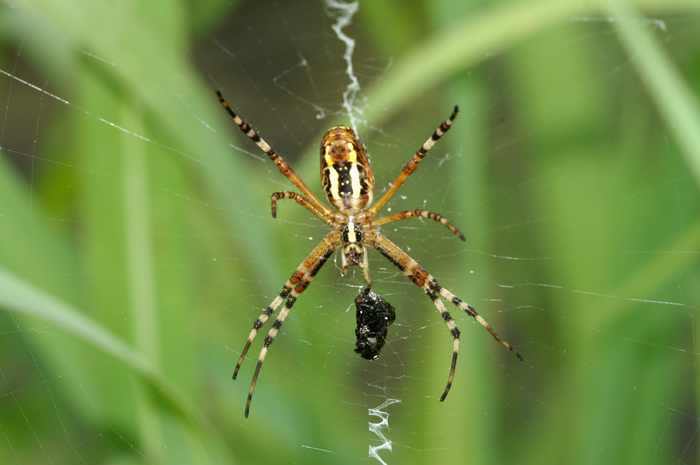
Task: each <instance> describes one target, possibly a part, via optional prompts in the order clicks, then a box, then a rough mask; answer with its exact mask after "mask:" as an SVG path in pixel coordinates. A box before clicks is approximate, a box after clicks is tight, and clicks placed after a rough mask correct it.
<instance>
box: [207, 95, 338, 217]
mask: <svg viewBox="0 0 700 465" xmlns="http://www.w3.org/2000/svg"><path fill="white" fill-rule="evenodd" d="M216 95H218V96H219V101H220V102H221V105H223V107H224V108H225V109H226V111H227V112H228V114H229V115H231V118H233V122H234V123H236V124H237V125H238V127H239V128H241V131H243V133H244V134H245V135H246V136H248V137H249V138H250V140H252V141H253V142H255V144H256V145H257V146H258V147H260V149H261V150H262V151H263V152H265V154H266V155H267V156H268V157H270V159H271V160H272V161H273V162H275V164H276V165H277V168H279V170H280V171H281V172H282V174H284V175H285V176H287V178H289V180H290V181H292V182H293V183H294V185H295V186H297V187H298V188H299V190H300V191H301V192H302V193H303V194H304V195H305V196H306V198H307V199H308V200H309V202H310V203H311V204H312V205H313V206H314V207H315V208H316V210H318V211H321V212H323V215H324V216H327V217H330V216H331V215H332V213H333V212H332V211H331V210H330V209H329V208H328V207H327V206H325V205H324V204H322V203H321V201H320V200H318V197H316V196H315V195H314V193H313V192H311V190H310V189H309V188H308V186H307V185H306V184H305V183H304V181H302V180H301V178H300V177H299V175H298V174H297V173H296V172H295V171H294V170H293V169H292V167H291V166H289V165H288V164H287V163H286V162H285V161H284V160H283V159H282V157H280V156H279V155H278V154H277V153H276V152H275V151H274V150H272V147H270V145H269V144H268V143H267V142H265V141H264V140H263V139H262V138H261V137H260V135H259V134H258V133H257V132H256V131H255V130H254V129H253V128H251V127H250V125H249V124H248V123H246V122H245V121H243V120H242V119H241V118H240V117H239V116H238V115H236V113H234V112H233V110H232V109H231V107H229V106H228V103H226V100H224V97H223V95H221V92H219V91H218V90H217V91H216ZM314 213H315V212H314ZM317 216H319V218H321V219H323V217H322V216H321V215H318V214H317ZM324 221H325V220H324Z"/></svg>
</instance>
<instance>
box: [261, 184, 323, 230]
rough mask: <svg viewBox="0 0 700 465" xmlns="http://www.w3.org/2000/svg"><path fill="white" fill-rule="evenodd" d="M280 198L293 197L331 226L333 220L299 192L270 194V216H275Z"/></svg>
mask: <svg viewBox="0 0 700 465" xmlns="http://www.w3.org/2000/svg"><path fill="white" fill-rule="evenodd" d="M281 199H294V200H296V201H297V203H298V204H299V205H301V206H302V207H304V208H306V209H307V210H309V211H310V212H311V213H313V214H314V215H316V216H318V217H319V218H320V219H322V220H323V221H324V222H325V223H326V224H328V225H330V226H333V220H332V219H330V218H328V217H327V216H325V214H324V212H321V211H319V210H318V209H317V208H316V206H315V205H314V204H313V203H312V202H310V201H309V200H307V199H306V197H304V196H303V195H301V194H297V193H296V192H275V193H274V194H272V217H273V218H277V201H278V200H281Z"/></svg>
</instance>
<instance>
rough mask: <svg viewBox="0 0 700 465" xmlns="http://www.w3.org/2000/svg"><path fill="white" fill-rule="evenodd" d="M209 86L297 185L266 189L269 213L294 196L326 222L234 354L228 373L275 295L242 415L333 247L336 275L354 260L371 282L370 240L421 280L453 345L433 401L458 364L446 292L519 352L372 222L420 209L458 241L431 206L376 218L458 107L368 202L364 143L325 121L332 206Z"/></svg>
mask: <svg viewBox="0 0 700 465" xmlns="http://www.w3.org/2000/svg"><path fill="white" fill-rule="evenodd" d="M216 94H217V95H218V97H219V101H221V105H223V107H224V108H225V109H226V111H227V112H228V113H229V115H231V118H233V121H234V122H235V123H236V124H237V125H238V127H239V128H240V129H241V131H243V133H244V134H245V135H246V136H248V137H249V138H250V139H251V140H252V141H253V142H255V143H256V144H257V146H258V147H260V149H261V150H262V151H263V152H265V154H267V156H268V157H270V159H271V160H272V161H273V162H274V163H275V164H276V165H277V168H279V170H280V171H281V172H282V174H284V175H285V176H286V177H287V178H289V180H290V181H292V183H293V184H294V185H295V186H296V187H297V188H298V189H299V190H300V191H301V194H297V193H296V192H275V193H273V194H272V198H271V199H272V217H273V218H276V217H277V201H278V200H281V199H293V200H295V201H296V202H297V203H298V204H299V205H301V206H302V207H304V208H306V209H307V210H309V211H310V212H311V213H313V214H314V215H316V216H317V217H318V218H319V219H321V221H323V222H325V223H326V224H327V225H328V226H330V227H331V229H332V230H331V232H330V233H328V235H327V236H326V237H324V238H323V240H321V243H320V244H319V245H317V246H316V248H314V249H313V250H312V251H311V253H310V254H309V256H308V257H306V259H305V260H304V261H303V262H302V263H301V265H299V268H297V270H296V271H295V272H294V274H292V276H291V277H290V278H289V280H288V281H287V282H286V283H285V284H284V287H283V288H282V292H280V293H279V295H278V296H277V297H276V298H275V299H274V300H273V301H272V303H270V305H269V306H268V307H267V308H266V309H265V310H264V311H263V313H262V314H261V315H260V317H259V318H258V319H257V320H255V323H253V330H252V331H251V332H250V335H249V336H248V341H247V342H246V344H245V347H244V348H243V352H242V353H241V357H240V358H239V359H238V363H237V364H236V369H235V371H234V372H233V379H234V380H235V379H236V376H238V370H239V369H240V367H241V364H242V363H243V359H244V358H245V356H246V354H247V353H248V349H249V348H250V345H251V344H252V343H253V340H254V339H255V336H256V335H257V334H258V331H259V330H260V328H261V327H262V326H263V325H264V324H265V322H266V321H267V320H268V319H269V318H270V316H271V315H272V314H273V313H274V312H275V310H277V308H279V306H280V305H281V304H282V302H285V301H286V302H285V304H284V306H283V307H282V310H281V311H280V312H279V315H278V316H277V319H276V320H275V322H274V323H273V324H272V328H271V329H270V331H269V332H268V333H267V337H265V342H264V344H263V347H262V350H261V351H260V355H259V356H258V364H257V366H256V367H255V374H254V375H253V381H252V382H251V384H250V390H249V391H248V401H247V402H246V408H245V416H246V418H247V417H248V413H249V412H250V402H251V400H252V398H253V391H254V390H255V383H256V382H257V379H258V375H259V374H260V368H261V367H262V364H263V361H264V360H265V356H266V355H267V352H268V350H269V349H270V345H272V343H273V342H274V340H275V338H276V337H277V333H278V332H279V330H280V327H281V326H282V323H284V320H285V319H286V318H287V316H288V315H289V311H290V310H291V309H292V306H293V305H294V302H296V300H297V298H298V297H299V294H301V293H302V292H304V291H305V290H306V288H307V287H309V284H310V283H311V281H312V280H313V279H314V277H315V276H316V273H318V271H319V270H320V269H321V267H322V266H323V265H324V264H325V263H326V260H328V258H329V257H330V256H331V254H332V253H333V252H334V251H336V250H337V249H341V255H340V256H341V263H342V271H343V275H347V274H348V267H349V266H360V268H362V271H363V273H364V277H365V281H367V286H368V287H371V286H372V282H371V280H370V277H369V265H368V262H367V253H365V252H366V250H365V249H366V248H368V247H371V248H374V249H377V250H378V251H379V253H381V254H382V255H384V256H385V257H386V258H387V259H388V260H389V261H390V262H391V263H393V264H394V265H396V266H397V267H398V268H399V269H400V270H401V271H402V272H403V273H404V274H405V275H406V276H408V277H409V278H410V279H411V281H413V283H414V284H415V285H416V286H419V287H421V288H423V290H424V291H425V293H426V294H428V297H429V298H430V300H432V301H433V304H435V307H436V308H437V310H438V311H439V312H440V315H442V318H443V320H444V321H445V324H447V327H448V329H449V330H450V333H451V334H452V337H453V349H452V366H451V368H450V375H449V378H448V380H447V386H446V387H445V391H444V392H443V394H442V397H440V402H442V401H444V400H445V397H447V394H448V392H449V391H450V388H451V387H452V380H453V379H454V374H455V367H456V366H457V353H458V351H459V335H460V331H459V329H457V325H456V323H455V322H454V320H453V319H452V316H451V315H450V314H449V312H448V311H447V309H446V308H445V304H444V303H443V302H442V300H440V298H441V297H442V298H444V299H446V300H449V301H450V302H452V303H453V304H455V305H456V306H457V307H459V308H460V309H461V310H463V311H465V312H466V313H468V314H469V315H471V316H472V317H474V318H475V319H476V321H478V322H479V323H481V325H482V326H483V327H484V328H486V329H487V330H488V331H489V332H490V333H491V335H492V336H493V337H494V338H495V339H496V340H497V341H498V342H500V343H501V344H503V345H504V346H506V347H507V348H508V349H510V350H511V351H512V352H513V353H514V354H515V355H516V356H517V357H518V358H519V359H520V360H522V359H523V358H522V356H521V355H520V354H519V353H518V351H516V350H515V349H514V348H513V347H512V346H511V345H510V344H508V343H507V342H506V341H504V340H503V339H501V338H500V337H499V336H498V335H497V334H496V332H495V331H494V330H493V329H491V327H490V326H489V324H488V323H487V322H486V320H484V319H483V318H482V317H481V316H480V315H479V314H478V313H476V311H475V310H474V308H472V306H471V305H469V304H467V303H466V302H464V301H463V300H461V299H459V298H458V297H457V296H455V295H454V294H452V293H451V292H450V291H448V290H447V289H445V288H444V287H442V286H440V285H439V284H438V282H437V281H436V280H435V278H433V277H432V276H431V275H430V274H428V273H427V272H426V271H425V270H424V269H423V268H422V267H421V266H420V265H419V264H418V263H417V262H416V261H415V260H414V259H413V258H411V257H410V256H409V255H408V254H407V253H406V252H404V251H403V250H401V249H400V248H399V247H398V246H397V245H396V244H394V243H393V242H391V241H390V240H389V239H387V238H386V237H384V236H383V235H382V234H381V233H380V232H379V230H378V228H379V226H383V225H385V224H389V223H393V222H395V221H401V220H407V219H410V218H415V217H419V216H420V217H423V218H427V219H430V220H434V221H438V222H440V223H442V224H443V225H445V226H446V227H447V228H448V229H449V230H450V231H452V232H453V233H455V234H456V235H457V236H458V237H459V238H460V239H462V240H463V241H465V240H466V239H465V237H464V235H463V234H462V233H461V232H459V230H458V229H457V228H455V227H454V226H453V225H452V224H451V223H450V222H449V221H447V219H445V218H444V217H443V216H442V215H440V214H438V213H433V212H429V211H426V210H408V211H402V212H397V213H392V214H390V215H387V216H384V217H381V218H378V219H375V218H374V217H375V216H376V214H377V213H378V212H379V210H381V208H382V207H383V206H384V205H385V204H386V203H387V202H388V201H389V199H391V197H392V196H393V195H394V194H395V193H396V191H397V190H398V189H399V187H401V185H402V184H403V183H404V181H406V179H407V178H408V177H409V176H410V175H411V173H413V171H415V169H416V168H417V167H418V163H420V161H421V160H422V159H423V157H424V156H425V154H426V153H428V150H430V149H431V148H432V147H433V145H435V143H436V142H437V141H438V139H440V138H441V137H442V136H443V135H444V134H445V133H446V132H447V131H448V130H449V129H450V127H451V126H452V122H453V121H454V119H455V117H456V116H457V112H458V108H457V106H455V108H454V111H453V112H452V115H451V116H450V117H449V118H448V119H447V121H444V122H443V123H442V124H441V125H440V126H439V127H438V128H437V129H436V130H435V132H434V133H433V135H432V136H430V138H429V139H428V140H427V141H426V142H425V143H424V144H423V146H422V147H421V148H420V149H419V150H418V152H416V154H415V155H414V156H413V158H412V159H411V160H409V162H408V163H407V164H406V166H404V167H403V169H402V170H401V172H400V173H399V175H398V176H397V177H396V179H395V180H394V182H393V183H391V184H389V187H388V189H387V190H386V192H384V194H383V195H382V196H381V197H380V198H379V200H377V201H376V202H375V203H374V204H373V203H372V201H373V200H374V173H373V172H372V166H371V165H370V162H369V158H368V156H367V151H366V149H365V147H364V144H363V143H362V141H361V140H360V138H359V137H358V136H357V134H355V131H354V130H353V129H352V128H349V127H347V126H335V127H333V128H331V129H329V130H328V131H327V132H326V134H325V135H324V136H323V140H322V142H321V182H322V184H323V191H324V193H325V194H326V198H327V199H328V202H329V203H330V204H331V206H332V207H333V208H332V209H331V208H329V207H327V206H326V205H324V204H323V203H321V201H320V200H319V199H318V198H317V197H316V196H315V195H314V194H313V192H311V190H310V189H309V188H308V187H307V186H306V184H305V183H304V181H302V180H301V178H300V177H299V175H297V173H296V172H294V170H293V169H292V167H291V166H289V165H288V164H287V163H286V162H285V161H284V160H282V157H280V156H279V155H278V154H277V153H276V152H275V151H274V150H272V147H270V145H269V144H268V143H267V142H265V141H264V140H263V139H262V138H261V137H260V135H259V134H258V133H257V132H255V130H254V129H252V128H251V127H250V126H249V125H248V123H246V122H244V121H243V120H242V119H241V118H239V117H238V116H237V115H236V114H235V113H234V112H233V110H232V109H231V108H230V107H229V106H228V104H227V103H226V101H225V100H224V97H223V96H222V95H221V92H219V91H216Z"/></svg>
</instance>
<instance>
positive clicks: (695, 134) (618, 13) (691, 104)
mask: <svg viewBox="0 0 700 465" xmlns="http://www.w3.org/2000/svg"><path fill="white" fill-rule="evenodd" d="M608 11H609V13H610V15H611V16H613V17H614V18H619V19H620V21H613V25H614V26H615V29H616V30H617V32H618V34H619V37H620V42H621V43H622V45H623V47H624V48H625V50H626V51H627V54H628V55H629V56H630V57H631V58H632V64H633V65H634V66H635V67H636V68H637V71H638V72H639V74H640V76H641V77H642V80H643V81H644V83H645V84H646V86H647V89H648V91H649V96H650V97H651V100H652V101H653V102H654V104H655V105H656V107H657V108H658V110H659V113H660V114H661V117H662V118H663V119H664V121H665V122H666V125H667V126H668V128H669V131H670V132H671V134H673V136H674V138H675V140H676V143H678V146H679V147H680V149H681V153H682V154H683V156H684V157H685V162H686V164H687V165H688V167H689V168H690V171H691V172H692V173H693V176H694V177H695V182H696V183H697V184H698V185H700V105H699V104H698V99H697V97H696V96H695V95H694V94H693V91H692V89H691V88H690V86H689V85H688V83H687V82H686V81H685V79H684V78H683V76H682V75H681V74H680V73H679V72H678V69H677V66H676V65H675V64H674V63H673V62H672V61H671V58H670V57H669V55H668V54H667V53H666V52H665V51H664V49H663V47H662V46H661V43H660V42H659V40H658V39H657V38H656V37H655V36H654V34H653V33H652V32H651V31H650V30H649V27H648V25H646V24H645V22H644V18H643V17H642V16H641V15H640V14H639V13H638V12H637V11H636V9H635V8H634V7H633V6H632V5H631V4H628V3H626V2H617V1H615V2H610V3H609V5H608Z"/></svg>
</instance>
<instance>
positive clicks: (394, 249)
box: [370, 233, 523, 402]
mask: <svg viewBox="0 0 700 465" xmlns="http://www.w3.org/2000/svg"><path fill="white" fill-rule="evenodd" d="M370 245H371V246H372V247H374V248H375V249H377V250H378V251H379V252H380V253H381V254H382V255H384V256H385V257H386V258H387V259H388V260H389V261H390V262H392V263H393V264H394V265H396V266H397V267H398V268H399V269H400V270H401V271H402V272H403V274H405V275H406V276H408V277H409V278H410V279H411V281H413V283H414V284H415V285H416V286H420V287H422V288H423V290H424V291H425V293H426V294H428V297H430V299H431V300H432V301H433V304H435V307H436V308H437V309H438V311H439V312H440V315H441V316H442V319H443V320H445V324H447V327H448V329H449V330H450V333H451V334H452V337H453V338H454V339H453V349H452V366H451V367H450V376H449V378H448V380H447V386H446V387H445V392H443V394H442V396H441V397H440V402H442V401H443V400H445V397H447V393H448V392H450V388H451V387H452V381H453V379H454V376H455V369H456V367H457V354H458V353H459V335H460V331H459V328H457V324H456V323H455V322H454V320H453V319H452V316H451V315H450V313H449V312H448V311H447V308H445V304H444V303H443V302H442V300H440V296H442V297H444V298H445V299H448V300H450V301H451V302H452V303H454V304H455V305H457V306H458V307H459V308H461V309H462V310H464V311H465V312H467V313H468V314H469V315H471V316H473V317H474V318H475V319H476V320H477V321H478V322H479V323H481V325H482V326H484V328H486V329H487V330H488V331H489V332H490V333H491V335H493V337H494V338H496V340H497V341H499V342H500V343H501V344H503V345H504V346H506V347H507V348H508V349H510V350H511V351H512V352H513V353H514V354H515V355H517V357H518V358H519V359H520V360H522V359H523V357H522V356H521V355H520V354H519V353H518V352H517V351H516V350H515V349H514V348H513V347H512V346H511V345H510V344H508V343H507V342H506V341H504V340H503V339H501V338H500V337H499V336H498V335H497V334H496V332H495V331H494V330H493V329H491V327H490V326H489V324H488V323H487V322H486V320H484V319H483V318H482V317H481V316H480V315H479V314H478V313H476V311H475V310H474V309H473V308H472V307H471V306H470V305H468V304H466V303H465V302H463V301H462V300H460V299H458V298H457V297H456V296H455V295H454V294H452V293H451V292H449V291H448V290H446V289H444V288H443V287H442V286H440V285H439V284H438V283H437V281H436V280H435V278H433V277H432V276H431V275H430V274H428V273H427V272H426V271H425V270H424V269H423V268H422V267H421V266H420V265H419V264H418V262H416V261H415V260H414V259H412V258H411V257H410V256H409V255H408V254H407V253H406V252H404V251H403V250H401V249H400V248H399V247H398V246H397V245H396V244H394V243H393V242H391V241H390V240H389V239H387V238H386V237H384V236H382V235H381V234H380V233H377V235H376V238H375V240H374V242H373V243H371V244H370Z"/></svg>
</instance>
